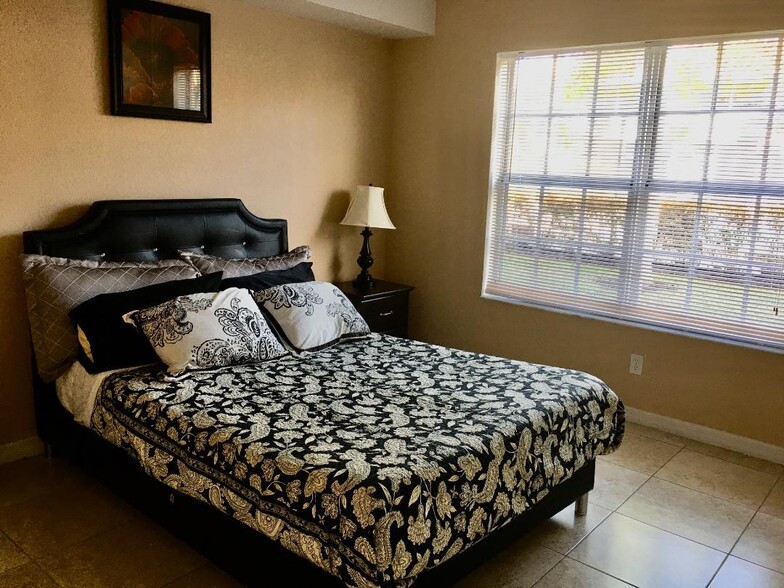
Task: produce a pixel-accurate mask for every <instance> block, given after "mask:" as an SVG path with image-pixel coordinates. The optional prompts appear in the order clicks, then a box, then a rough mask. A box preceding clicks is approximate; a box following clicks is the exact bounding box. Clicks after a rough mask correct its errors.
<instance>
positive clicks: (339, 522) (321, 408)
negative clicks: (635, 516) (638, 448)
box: [92, 335, 624, 586]
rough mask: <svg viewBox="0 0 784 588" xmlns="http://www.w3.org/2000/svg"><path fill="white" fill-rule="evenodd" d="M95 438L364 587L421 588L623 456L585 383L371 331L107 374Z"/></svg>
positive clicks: (566, 373) (614, 425)
mask: <svg viewBox="0 0 784 588" xmlns="http://www.w3.org/2000/svg"><path fill="white" fill-rule="evenodd" d="M92 425H93V428H94V429H95V430H96V431H97V432H98V433H99V434H100V435H101V436H103V437H104V438H105V439H107V440H109V441H110V442H111V443H113V444H115V445H117V446H119V447H121V448H124V449H125V450H126V451H127V452H128V453H129V454H131V455H132V457H134V458H135V459H137V460H138V461H139V462H140V463H141V464H142V466H143V467H144V468H145V470H146V471H147V473H148V474H149V475H150V476H152V477H154V478H156V479H158V480H160V481H161V482H163V483H164V484H166V485H168V486H170V487H171V488H174V489H176V490H178V491H180V492H183V493H185V494H188V495H190V496H193V497H196V498H198V499H201V500H204V501H205V502H209V503H210V504H212V505H213V506H214V507H215V508H217V509H219V510H221V511H223V512H225V513H227V514H228V515H230V516H233V517H235V518H236V519H239V520H240V521H242V522H243V523H245V524H246V525H248V526H250V527H252V528H254V529H256V530H258V531H259V532H261V533H264V534H265V535H267V536H268V537H270V538H272V539H274V540H276V541H278V542H280V543H281V544H282V545H283V546H284V547H286V548H288V549H290V550H291V551H294V552H295V553H297V554H299V555H301V556H302V557H304V558H306V559H308V560H310V561H311V562H313V563H314V564H316V565H318V566H320V567H321V568H323V569H325V570H327V571H328V572H330V573H332V574H334V575H336V576H338V577H339V578H341V579H342V580H343V581H344V582H345V583H346V584H348V585H352V586H379V585H397V586H406V585H408V584H410V583H411V582H413V580H414V579H415V578H416V576H417V575H418V574H419V573H420V572H422V571H423V570H426V569H428V568H430V567H433V566H436V565H438V564H439V563H440V562H443V561H445V560H446V559H448V558H450V557H452V556H453V555H455V554H457V553H459V552H460V551H462V550H464V549H466V548H467V547H468V546H470V545H471V544H473V543H475V542H476V541H478V540H480V539H481V538H482V537H484V536H485V535H487V534H488V533H490V532H492V531H493V529H496V528H498V527H501V526H503V525H504V524H506V523H507V522H509V521H510V520H511V519H512V518H513V517H514V516H515V515H516V514H519V513H522V512H523V511H525V510H526V509H528V508H529V507H531V506H532V505H533V504H535V503H536V502H537V501H539V500H541V499H542V498H543V497H544V496H546V495H547V493H548V492H549V491H550V489H552V488H553V487H554V486H555V485H557V484H558V483H560V482H562V481H564V480H566V479H567V478H569V477H570V476H571V475H572V474H573V473H574V472H575V471H576V470H577V469H579V468H580V467H582V466H583V465H584V464H585V462H586V461H587V460H590V459H593V458H594V457H596V456H597V455H599V454H602V453H608V452H611V451H613V450H614V449H615V448H616V447H617V446H618V445H619V443H620V441H621V438H622V436H623V430H624V417H623V405H622V403H621V401H620V400H619V399H618V397H617V396H616V395H615V394H614V393H613V392H612V391H611V390H610V389H609V388H607V386H606V385H605V384H603V383H602V382H601V381H600V380H598V379H596V378H594V377H593V376H590V375H587V374H585V373H582V372H577V371H572V370H566V369H560V368H554V367H546V366H541V365H534V364H528V363H523V362H516V361H511V360H507V359H500V358H496V357H490V356H486V355H479V354H475V353H468V352H464V351H456V350H453V349H447V348H444V347H438V346H435V345H429V344H425V343H420V342H416V341H410V340H405V339H397V338H392V337H385V336H382V335H372V336H371V337H370V338H369V339H363V340H358V341H353V342H349V343H344V344H341V345H339V346H336V347H333V348H331V349H327V350H324V351H320V352H318V353H314V354H311V355H307V356H304V357H294V356H287V357H284V358H282V359H279V360H276V361H273V362H270V363H265V364H258V365H254V366H237V367H228V368H221V369H218V370H212V371H203V372H191V373H189V374H187V375H186V376H184V377H181V378H180V379H176V380H175V379H171V378H168V379H167V378H166V376H165V375H164V373H163V372H162V371H160V370H158V369H155V368H149V367H148V368H139V369H137V370H133V371H131V372H124V373H117V374H113V375H112V376H109V377H108V378H107V379H106V380H105V381H104V383H103V385H102V389H101V391H100V393H99V396H98V400H97V403H96V408H95V411H94V413H93V418H92Z"/></svg>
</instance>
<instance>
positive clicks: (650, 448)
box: [600, 433, 681, 475]
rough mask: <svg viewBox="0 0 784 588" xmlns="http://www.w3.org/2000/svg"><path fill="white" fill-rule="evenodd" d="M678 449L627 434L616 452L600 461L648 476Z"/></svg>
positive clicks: (678, 449) (660, 442)
mask: <svg viewBox="0 0 784 588" xmlns="http://www.w3.org/2000/svg"><path fill="white" fill-rule="evenodd" d="M680 449H681V448H680V447H678V446H677V445H672V444H671V443H665V442H664V441H657V440H656V439H651V438H649V437H640V436H639V435H634V434H633V433H628V434H626V435H624V437H623V443H621V447H620V449H618V451H616V452H615V453H611V454H610V455H604V456H602V457H601V458H600V459H603V460H605V461H608V462H610V463H614V464H615V465H619V466H623V467H626V468H631V469H633V470H637V471H638V472H642V473H643V474H649V475H650V474H653V473H654V472H656V470H658V469H659V468H660V467H662V466H663V465H664V464H665V463H667V462H668V461H670V459H672V458H673V456H674V455H675V454H676V453H678V452H679V451H680Z"/></svg>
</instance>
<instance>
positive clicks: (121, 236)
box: [24, 198, 288, 444]
mask: <svg viewBox="0 0 784 588" xmlns="http://www.w3.org/2000/svg"><path fill="white" fill-rule="evenodd" d="M178 249H188V250H194V251H202V252H204V253H207V254H209V255H215V256H217V257H230V258H235V259H236V258H242V257H265V256H269V255H278V254H280V253H284V252H286V251H288V231H287V223H286V221H285V220H282V219H263V218H259V217H257V216H255V215H253V214H252V213H251V212H250V211H249V210H248V209H247V208H245V205H244V204H243V203H242V201H241V200H238V199H236V198H210V199H205V200H197V199H187V200H103V201H99V202H95V203H94V204H93V205H92V206H91V207H90V208H89V210H88V211H87V212H86V213H85V215H84V216H83V217H82V218H80V219H79V220H77V221H75V222H74V223H71V224H70V225H68V226H65V227H61V228H58V229H47V230H43V231H27V232H25V233H24V251H25V253H37V254H41V255H50V256H55V257H70V258H73V259H95V260H103V261H150V260H156V259H173V258H176V257H177V250H178ZM33 362H35V357H33ZM33 394H34V400H35V412H36V425H37V428H38V435H39V437H41V439H43V440H44V441H45V442H46V443H48V444H51V443H58V444H59V443H60V442H61V441H63V440H67V439H68V438H70V437H73V436H75V435H76V436H78V435H80V434H81V431H80V429H81V427H80V426H78V425H75V424H74V422H73V419H72V417H71V415H70V414H69V413H68V412H67V411H66V410H65V409H64V408H63V407H62V406H61V405H60V402H59V401H58V399H57V396H56V394H55V389H54V384H45V383H44V382H42V381H41V379H40V378H39V377H38V372H37V370H36V368H35V365H34V366H33Z"/></svg>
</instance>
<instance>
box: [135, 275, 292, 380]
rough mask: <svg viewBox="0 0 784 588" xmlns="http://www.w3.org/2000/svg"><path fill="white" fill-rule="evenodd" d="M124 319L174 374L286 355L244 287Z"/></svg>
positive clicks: (185, 298) (138, 312)
mask: <svg viewBox="0 0 784 588" xmlns="http://www.w3.org/2000/svg"><path fill="white" fill-rule="evenodd" d="M123 318H124V319H125V320H126V322H129V323H131V324H134V325H136V326H137V327H138V329H139V330H140V331H141V332H142V333H143V334H144V336H145V337H146V338H147V340H148V341H149V342H150V345H152V348H153V349H154V350H155V353H156V354H157V355H158V357H159V358H160V359H161V361H162V362H163V363H165V364H166V367H167V368H168V372H169V373H170V374H172V375H175V376H176V375H179V374H181V373H183V372H185V371H188V370H193V369H209V368H216V367H223V366H227V365H238V364H245V363H258V362H261V361H266V360H269V359H275V358H277V357H281V356H282V355H285V354H286V353H287V352H286V349H285V348H284V347H283V345H282V344H281V343H280V341H278V340H277V338H276V337H275V335H274V334H273V333H272V331H271V330H270V328H269V325H267V321H265V320H264V317H263V316H262V315H261V313H260V312H259V308H258V306H256V303H255V302H253V298H251V295H250V293H249V292H248V291H247V290H246V289H244V288H229V289H227V290H223V291H222V292H204V293H199V294H188V295H186V296H178V297H177V298H175V299H174V300H169V301H168V302H164V303H163V304H159V305H157V306H153V307H151V308H145V309H144V310H134V311H132V312H129V313H128V314H126V315H125V316H124V317H123Z"/></svg>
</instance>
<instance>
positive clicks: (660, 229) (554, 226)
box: [484, 34, 784, 350]
mask: <svg viewBox="0 0 784 588" xmlns="http://www.w3.org/2000/svg"><path fill="white" fill-rule="evenodd" d="M782 67H784V63H782V36H781V35H778V34H774V35H770V34H769V35H765V36H760V37H759V38H743V39H734V38H726V39H711V40H706V41H703V42H694V43H688V44H684V43H677V44H676V43H646V44H641V45H639V46H629V45H624V46H605V47H598V48H593V49H585V50H571V51H556V52H552V53H534V54H528V53H520V54H514V55H504V56H501V57H500V58H499V61H498V70H497V77H496V104H495V116H494V125H493V155H492V161H491V185H490V203H489V217H488V234H487V247H486V264H485V285H484V292H485V294H489V295H493V296H500V297H503V298H505V299H510V300H513V301H520V302H523V303H533V304H538V305H545V306H551V307H555V308H559V309H563V310H569V311H576V312H581V313H587V314H593V315H598V316H605V317H608V318H612V319H619V320H623V321H628V322H633V323H637V324H643V325H651V326H655V327H663V328H667V329H673V330H678V331H683V332H687V333H693V334H698V335H707V336H713V337H719V338H722V339H725V340H729V341H736V342H742V343H746V344H751V345H756V346H762V347H765V348H769V349H776V350H784V309H782V312H781V313H779V312H778V307H779V303H780V301H781V297H782V291H783V290H784V80H782V83H780V78H781V77H782V76H781V74H782Z"/></svg>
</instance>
